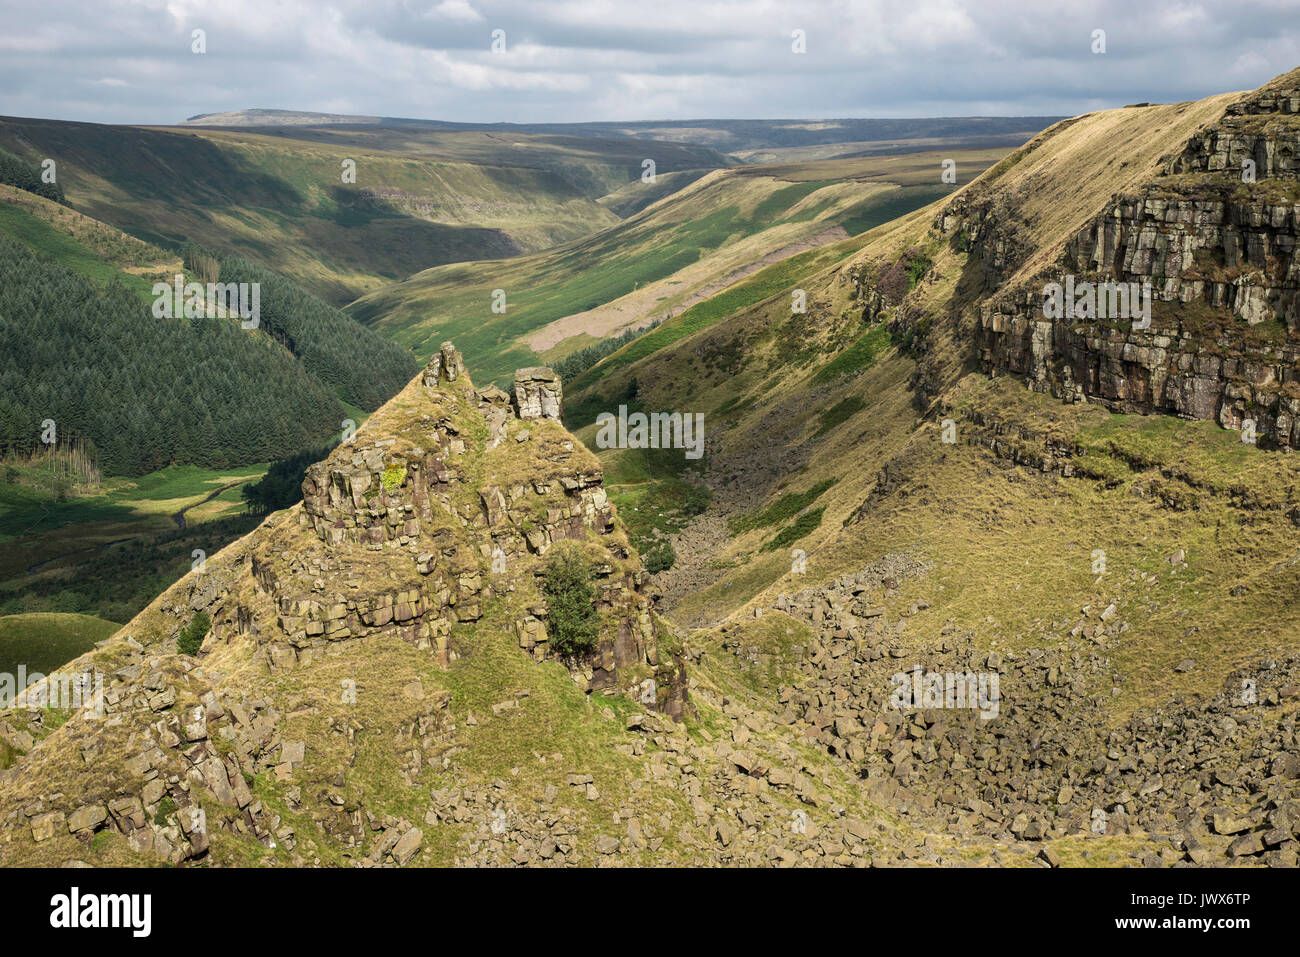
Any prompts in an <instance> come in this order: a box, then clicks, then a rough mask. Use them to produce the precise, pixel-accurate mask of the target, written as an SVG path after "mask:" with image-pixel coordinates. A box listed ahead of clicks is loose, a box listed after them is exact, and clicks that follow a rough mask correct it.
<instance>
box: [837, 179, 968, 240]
mask: <svg viewBox="0 0 1300 957" xmlns="http://www.w3.org/2000/svg"><path fill="white" fill-rule="evenodd" d="M954 188H955V187H953V186H903V187H901V188H899V189H898V190H896V191H894V192H889V193H884V194H881V195H879V196H872V197H870V198H869V199H866V200H863V201H862V202H861V203H859V204H858V205H856V206H854V207H853V208H851V209H849V210H847V211H846V212H845V213H844V215H843V217H842V218H841V219H840V225H841V226H843V227H844V229H845V231H847V232H848V234H849V235H850V236H860V235H861V234H862V233H865V232H869V231H870V230H873V229H875V228H876V227H877V226H881V225H883V224H885V223H887V222H890V221H891V220H895V219H898V218H899V217H900V216H906V215H907V214H908V213H910V212H912V211H913V210H917V209H920V208H921V207H922V206H928V205H929V204H930V203H933V202H934V201H935V200H937V199H942V198H943V197H945V196H947V195H948V194H949V193H951V192H952V191H953V189H954Z"/></svg>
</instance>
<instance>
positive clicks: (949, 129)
mask: <svg viewBox="0 0 1300 957" xmlns="http://www.w3.org/2000/svg"><path fill="white" fill-rule="evenodd" d="M1062 119H1065V117H1061V116H960V117H929V118H922V119H860V118H852V117H847V118H821V119H779V118H778V119H770V120H735V119H732V120H726V119H712V120H710V119H698V120H637V121H632V122H599V123H452V122H447V121H444V120H421V119H411V118H407V117H393V116H364V115H359V114H348V113H312V112H306V111H301V110H267V109H253V110H230V111H228V112H225V113H200V114H198V115H196V116H191V117H189V118H188V119H186V120H185V122H184V123H181V124H179V125H181V126H222V127H268V126H280V127H285V126H299V127H302V126H388V127H393V126H397V127H406V128H410V127H418V128H422V129H433V130H449V131H451V130H461V131H479V132H507V131H508V132H511V133H516V134H518V133H549V134H552V135H554V134H559V135H565V136H599V137H615V136H631V137H638V138H641V139H651V140H662V141H667V142H673V143H692V144H697V145H705V146H711V147H714V148H715V149H721V150H724V151H728V152H734V151H737V150H754V149H766V148H772V147H797V146H823V145H827V144H832V143H881V142H886V141H907V142H910V143H917V142H919V141H926V140H933V139H936V138H953V137H964V138H970V139H971V140H973V141H978V142H970V143H967V144H965V145H967V146H969V147H971V148H976V147H981V146H983V147H988V146H995V145H1008V146H1012V145H1013V146H1019V145H1020V144H1021V143H1023V142H1025V140H1027V139H1029V137H1030V136H1031V135H1032V134H1035V133H1037V132H1039V131H1040V130H1043V129H1046V128H1047V127H1049V126H1051V125H1052V124H1053V123H1056V122H1057V121H1059V120H1062ZM1008 137H1013V138H1014V141H1008V142H1006V143H1004V142H1002V141H1003V140H1004V139H1006V138H1008Z"/></svg>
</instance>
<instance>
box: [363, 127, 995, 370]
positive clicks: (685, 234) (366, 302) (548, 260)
mask: <svg viewBox="0 0 1300 957" xmlns="http://www.w3.org/2000/svg"><path fill="white" fill-rule="evenodd" d="M1001 155H1002V154H1001V152H999V151H979V152H975V153H969V154H958V160H959V162H958V165H957V175H958V177H959V183H960V182H965V181H966V180H967V179H969V178H970V177H972V176H974V175H975V174H976V173H977V172H978V171H979V170H981V169H984V168H985V167H986V166H988V165H989V164H990V163H991V162H993V161H995V160H996V159H997V158H998V157H1000V156H1001ZM941 174H942V168H941V166H940V163H939V159H938V158H937V157H936V156H934V155H933V154H925V155H923V156H909V157H891V158H888V159H879V158H877V159H870V160H833V161H823V162H818V163H813V164H790V165H785V166H781V167H774V168H771V169H769V168H766V167H745V168H740V169H731V170H719V171H715V172H713V173H710V174H708V175H707V176H704V177H702V178H700V179H698V180H696V181H694V182H691V183H689V184H688V185H686V186H685V187H683V188H682V189H680V190H678V191H676V192H674V193H671V194H669V195H668V196H666V197H664V198H662V199H658V200H656V201H654V202H652V203H650V204H649V205H648V206H647V207H646V208H645V209H643V210H641V211H640V212H638V213H635V214H634V215H632V216H631V217H629V218H628V219H627V220H626V221H624V222H622V223H620V224H619V225H617V226H615V227H612V228H610V229H607V230H604V231H602V232H600V233H597V234H595V235H593V236H589V237H586V238H583V239H581V240H577V241H574V242H571V243H568V244H565V245H563V246H561V247H558V248H556V249H553V250H550V251H548V252H546V253H542V254H539V255H535V256H526V257H519V258H517V259H512V260H504V261H492V262H481V263H468V264H459V265H453V266H444V267H437V268H434V269H430V270H426V271H425V272H423V273H421V274H419V275H417V276H413V277H411V279H409V280H407V281H406V282H403V283H398V284H396V285H394V286H391V287H389V288H386V289H383V290H380V291H378V292H376V293H373V294H371V295H369V296H366V297H364V298H363V299H361V300H359V301H358V302H356V303H354V304H353V305H352V306H351V307H349V310H348V311H349V312H350V313H351V314H352V315H353V316H355V317H356V318H357V319H359V320H360V321H362V322H365V323H367V324H370V325H373V327H374V328H375V329H376V330H377V331H379V332H381V333H382V334H384V335H385V336H387V337H389V338H392V339H394V340H395V341H397V342H399V343H401V344H402V345H406V346H408V347H410V348H411V349H413V350H414V351H415V352H416V354H417V355H421V356H424V355H427V354H429V353H431V352H432V351H433V350H435V349H436V348H437V346H438V344H439V343H440V342H441V341H442V340H443V339H446V338H453V337H454V338H455V340H456V342H457V343H458V344H459V345H461V347H462V348H463V349H464V351H465V354H466V356H467V357H470V358H471V360H472V361H474V362H475V363H476V364H477V365H478V366H479V367H480V368H483V369H484V372H485V374H487V375H489V376H491V377H493V378H497V377H500V376H502V375H505V374H507V373H508V372H510V371H511V370H513V369H514V368H516V367H518V366H522V365H529V364H533V363H535V362H537V361H538V356H541V357H542V358H544V359H546V360H548V361H554V360H555V359H556V358H558V357H560V356H562V355H564V354H567V353H568V352H571V351H573V350H574V349H576V348H580V347H582V346H584V345H588V344H590V343H591V342H592V341H594V340H596V339H599V338H603V337H606V336H610V335H613V334H617V333H619V332H621V331H623V330H626V329H631V328H639V327H644V326H646V325H648V324H649V323H651V322H654V321H658V320H664V319H666V318H668V317H670V316H676V315H679V314H681V313H683V312H684V311H686V310H688V309H689V308H690V307H691V306H692V305H694V304H695V303H697V302H700V301H701V300H704V299H707V298H709V297H710V296H712V295H714V294H715V293H718V292H720V291H722V290H725V289H728V288H730V287H734V286H735V285H736V284H737V283H740V282H743V281H745V280H746V278H747V277H749V276H751V275H753V274H755V273H757V272H759V271H761V270H762V269H763V268H764V267H767V266H769V265H772V264H774V263H778V262H781V261H784V260H786V259H788V258H790V257H792V256H795V255H798V254H803V253H806V252H811V251H812V250H814V249H818V248H820V247H822V246H825V245H827V244H834V243H836V242H838V241H841V240H844V239H846V238H848V237H850V236H851V235H852V234H856V233H860V232H862V231H863V230H865V229H867V228H870V227H872V226H875V225H876V224H877V223H880V222H884V221H887V220H889V219H892V218H894V217H896V216H898V215H901V214H903V213H906V212H909V211H910V210H912V209H915V208H916V207H917V206H920V205H924V204H926V203H928V202H930V201H932V200H934V199H935V198H937V197H939V196H946V195H949V194H950V193H951V191H952V190H953V189H955V188H956V186H954V185H948V184H945V183H943V182H942V180H941ZM645 188H646V189H647V190H653V189H655V188H656V184H646V187H645ZM631 190H632V188H625V189H624V190H623V191H621V193H620V195H621V196H623V197H624V198H625V200H626V198H627V197H628V196H629V195H630V193H631ZM497 290H500V291H501V293H502V294H504V297H505V312H504V313H501V312H494V311H493V304H494V293H495V292H496V291H497ZM495 301H497V302H499V301H500V297H499V296H498V297H497V298H496V300H495Z"/></svg>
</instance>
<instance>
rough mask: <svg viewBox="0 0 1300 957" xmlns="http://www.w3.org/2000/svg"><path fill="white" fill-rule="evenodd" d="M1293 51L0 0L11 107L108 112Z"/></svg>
mask: <svg viewBox="0 0 1300 957" xmlns="http://www.w3.org/2000/svg"><path fill="white" fill-rule="evenodd" d="M195 30H202V31H204V38H205V40H206V53H203V54H199V53H195V52H193V46H194V44H195V41H194V40H193V32H194V31H195ZM498 30H499V31H504V47H505V48H504V51H500V50H497V51H494V50H493V49H492V46H493V35H494V31H498ZM800 30H801V31H803V36H804V45H805V48H806V52H805V53H796V52H794V50H793V49H792V48H793V47H794V46H795V45H796V41H795V40H794V39H792V36H793V34H794V32H795V31H800ZM1097 30H1104V31H1105V53H1094V52H1092V48H1093V46H1094V39H1093V36H1094V31H1097ZM498 36H499V35H498ZM498 45H499V44H498ZM1297 66H1300V0H1203V2H1194V0H1182V2H1177V0H1093V2H1090V0H1078V2H1061V0H1023V2H1010V0H431V2H421V0H343V2H326V0H211V2H205V0H44V2H36V0H0V115H8V116H40V117H53V118H58V119H74V120H92V121H99V122H110V123H171V122H176V121H178V120H181V119H184V118H185V117H187V116H191V115H193V114H197V113H215V112H220V111H223V110H232V109H243V108H250V107H271V108H278V109H293V110H318V111H325V112H342V113H360V114H377V115H383V116H410V117H422V118H431V119H444V120H456V121H462V122H503V121H506V122H567V121H580V120H650V119H691V118H724V117H725V118H730V117H737V118H743V117H749V118H778V117H779V118H787V117H794V118H798V117H802V118H818V117H842V116H860V117H873V116H878V117H898V116H967V115H1030V114H1033V115H1049V114H1050V115H1057V114H1076V113H1082V112H1085V111H1087V110H1090V109H1096V108H1100V107H1109V106H1117V105H1123V104H1125V103H1132V102H1137V101H1143V100H1147V101H1151V102H1168V101H1176V100H1186V99H1194V98H1197V97H1201V96H1206V95H1208V94H1211V93H1218V92H1223V91H1226V90H1239V89H1248V88H1251V87H1255V86H1258V85H1259V84H1260V83H1262V82H1264V81H1265V80H1268V79H1270V78H1271V77H1273V76H1275V75H1277V74H1278V73H1282V72H1285V71H1287V70H1290V69H1293V68H1295V67H1297Z"/></svg>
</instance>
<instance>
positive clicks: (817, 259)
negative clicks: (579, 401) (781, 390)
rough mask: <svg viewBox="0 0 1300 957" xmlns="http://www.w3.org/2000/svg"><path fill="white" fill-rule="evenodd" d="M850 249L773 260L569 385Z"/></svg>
mask: <svg viewBox="0 0 1300 957" xmlns="http://www.w3.org/2000/svg"><path fill="white" fill-rule="evenodd" d="M849 252H851V250H850V249H844V248H841V247H840V246H828V247H819V248H817V249H809V250H807V251H805V252H802V253H798V254H797V255H794V256H791V257H790V258H789V259H784V260H782V261H781V262H779V263H773V264H772V265H771V266H767V267H766V268H764V269H761V270H759V271H758V272H756V273H755V274H754V275H752V276H750V277H749V278H747V279H744V280H742V281H741V282H739V283H736V284H735V285H734V286H731V287H730V288H728V289H725V290H723V291H722V292H720V293H718V294H717V295H715V296H711V297H710V298H708V299H705V300H703V301H701V302H698V303H696V304H695V305H693V306H691V307H690V308H689V309H687V310H686V311H685V312H683V313H682V314H681V315H680V316H676V317H674V318H673V319H670V320H669V321H667V322H665V323H664V324H663V325H661V326H659V327H658V328H656V329H653V330H652V331H650V332H647V333H646V334H645V335H644V336H641V337H640V338H639V339H637V340H635V341H634V342H632V343H630V344H628V345H627V346H626V347H624V348H623V349H620V350H619V351H618V352H616V353H614V354H613V355H612V356H610V357H609V358H608V359H606V360H605V361H604V362H601V363H600V364H598V365H596V366H594V367H593V368H591V369H589V370H587V372H585V373H583V374H582V375H581V376H579V377H578V378H577V379H576V380H574V382H573V385H572V386H571V388H572V389H574V390H577V389H580V388H587V387H589V386H590V385H592V384H593V383H595V382H598V381H599V380H600V379H602V378H604V377H605V376H608V375H609V374H610V373H612V372H615V371H617V370H618V369H621V368H624V367H626V366H630V365H632V364H633V363H635V362H639V361H640V360H642V359H644V358H646V357H647V356H650V355H653V354H654V353H655V352H658V351H659V350H661V349H666V348H668V347H669V346H671V345H672V344H673V343H675V342H677V341H679V340H681V339H684V338H686V337H687V336H690V335H694V334H695V333H697V332H699V331H700V330H702V329H707V328H709V327H710V326H712V325H714V324H716V323H718V322H721V321H722V320H723V319H726V318H727V317H728V316H730V315H732V314H734V313H737V312H739V311H740V310H742V309H746V308H748V307H750V306H753V305H756V304H757V303H760V302H762V301H764V300H765V299H770V298H771V297H772V296H774V295H776V294H778V293H781V292H784V291H788V290H790V289H793V288H795V286H796V285H797V283H798V282H799V281H800V280H801V279H802V278H803V277H804V276H806V275H807V274H809V273H811V272H816V271H818V270H820V269H824V268H825V267H826V266H829V265H831V264H833V263H835V262H838V261H839V260H841V259H843V258H844V257H845V256H847V255H848V254H849Z"/></svg>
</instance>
